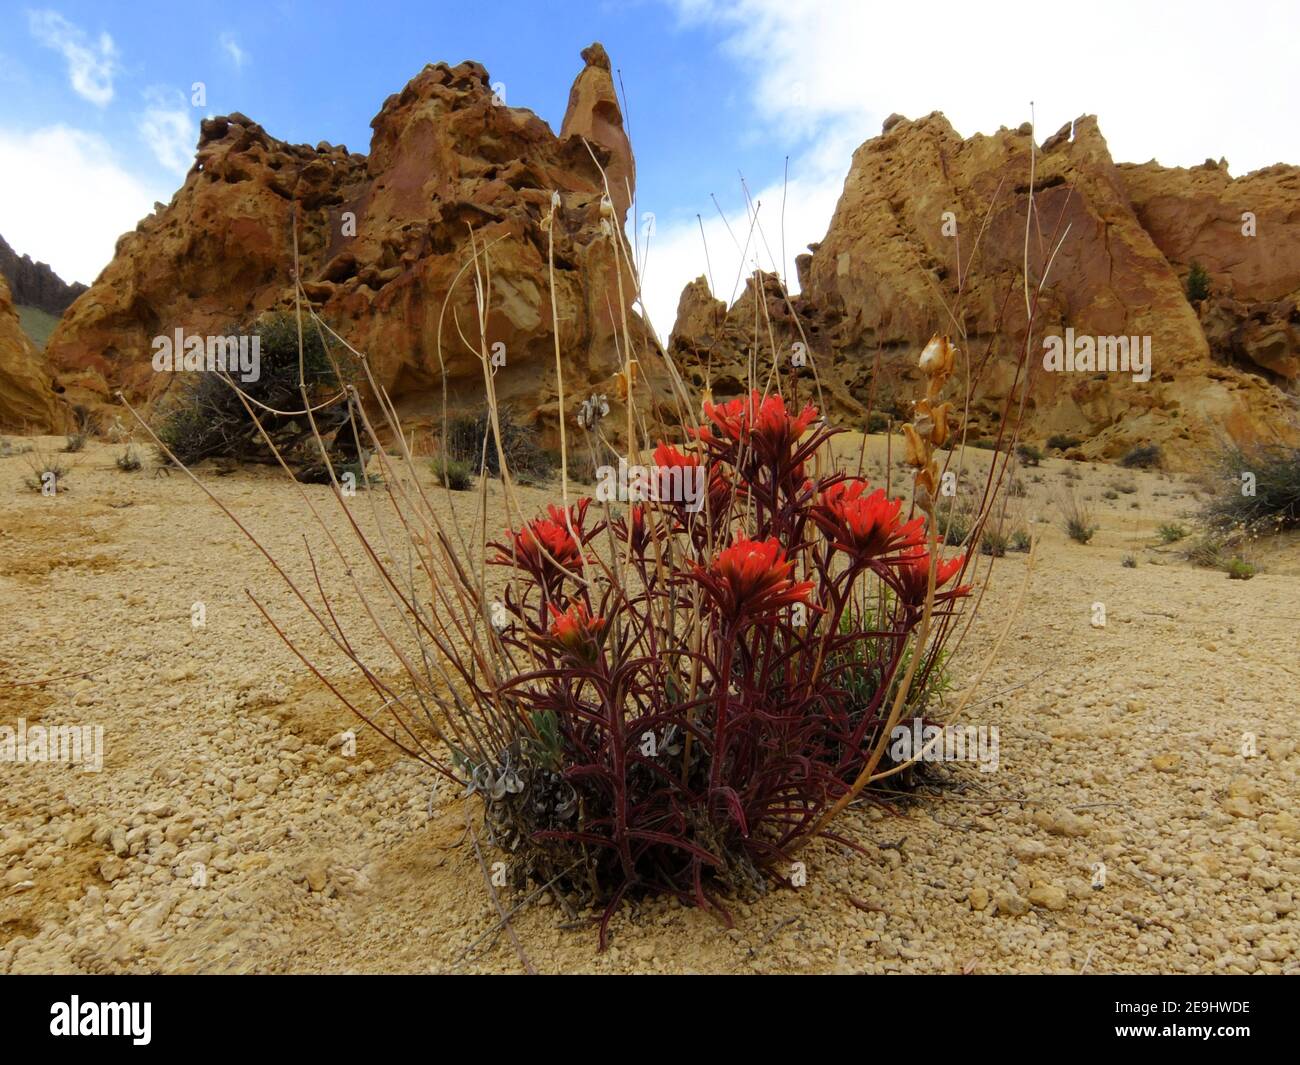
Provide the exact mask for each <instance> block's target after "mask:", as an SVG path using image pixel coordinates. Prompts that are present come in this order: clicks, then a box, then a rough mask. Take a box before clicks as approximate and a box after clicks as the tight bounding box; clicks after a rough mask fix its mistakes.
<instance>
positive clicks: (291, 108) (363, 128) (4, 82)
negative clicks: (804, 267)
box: [0, 0, 1300, 332]
mask: <svg viewBox="0 0 1300 1065" xmlns="http://www.w3.org/2000/svg"><path fill="white" fill-rule="evenodd" d="M1298 7H1300V5H1295V4H1288V3H1286V2H1284V0H1242V2H1239V3H1236V4H1234V5H1233V6H1232V8H1231V12H1230V14H1229V15H1225V11H1226V10H1228V9H1225V8H1224V7H1222V5H1219V4H1212V3H1209V2H1208V0H1207V2H1205V3H1191V4H1189V5H1187V6H1185V7H1184V8H1183V9H1181V10H1182V17H1181V18H1178V17H1174V16H1173V15H1172V13H1170V12H1169V11H1168V10H1167V9H1165V8H1164V7H1163V5H1158V4H1150V5H1143V4H1141V3H1139V2H1137V0H1125V2H1120V0H1114V2H1112V0H1098V2H1095V3H1092V4H1089V5H1088V6H1087V8H1086V10H1085V9H1084V8H1083V7H1079V8H1075V9H1072V10H1073V12H1074V13H1073V14H1071V13H1070V11H1063V10H1062V11H1055V10H1053V9H1050V8H1044V7H1043V6H1042V5H1041V4H1022V3H1019V2H1016V3H1008V4H1006V5H1003V6H1001V7H999V8H996V9H994V8H991V7H989V6H986V5H970V4H968V3H964V4H958V3H949V2H948V0H935V2H932V3H931V4H929V5H925V6H918V5H899V4H897V3H896V2H890V3H888V4H884V3H882V4H873V3H871V2H870V0H821V2H812V0H734V2H729V3H718V2H714V0H624V2H617V0H608V2H599V3H590V4H581V3H573V2H569V3H563V4H552V3H546V2H544V0H534V2H531V3H522V2H514V0H493V2H492V3H490V4H479V5H469V4H465V3H442V2H438V0H423V2H400V0H368V2H366V3H363V4H358V3H356V2H355V0H354V2H351V3H336V2H332V0H327V2H319V3H310V2H306V0H262V2H246V0H229V2H226V3H222V4H201V5H185V4H176V3H175V2H174V0H172V2H166V3H164V2H159V0H140V2H131V3H126V2H106V0H99V2H82V0H51V2H49V3H41V2H39V0H38V2H36V3H22V2H13V0H3V2H0V12H2V14H0V25H3V26H5V27H6V32H5V34H4V35H3V37H0V234H3V235H4V236H5V237H6V238H7V239H8V240H9V242H10V243H11V244H12V245H13V246H14V247H15V248H16V249H17V250H19V251H20V252H29V253H31V254H32V255H33V256H35V257H38V258H42V259H46V260H47V261H49V262H51V263H52V264H53V265H54V267H55V268H56V269H57V270H58V271H59V272H60V273H61V274H63V275H64V276H65V277H66V278H69V279H76V280H82V281H91V280H93V277H94V274H95V273H96V272H97V271H98V270H99V269H100V268H101V267H102V266H103V265H104V264H105V263H106V262H107V261H108V259H109V257H110V256H111V254H112V247H113V242H114V240H115V239H116V236H117V235H118V234H119V233H121V232H123V231H124V230H127V229H130V228H131V227H133V226H134V224H135V221H136V220H137V219H138V218H139V217H140V216H141V215H143V214H145V213H147V212H148V211H149V210H150V208H151V206H152V203H153V201H154V200H155V199H159V200H163V201H166V200H167V199H169V198H170V196H171V194H172V192H174V190H175V189H176V187H177V186H178V185H179V184H180V182H181V180H182V178H183V176H184V172H185V170H186V169H187V168H188V165H189V162H190V157H191V155H192V151H193V147H194V141H195V138H196V136H197V123H198V120H199V119H200V118H202V117H203V115H204V114H209V113H215V114H221V113H228V112H230V111H236V110H237V111H243V112H244V113H245V114H247V115H249V116H250V117H252V118H254V119H255V120H257V121H258V122H260V123H262V125H263V126H265V127H266V128H267V130H268V131H269V132H270V133H272V134H273V135H274V136H277V137H280V138H283V139H285V140H290V141H305V142H308V143H313V144H314V143H316V142H317V141H319V140H328V141H331V142H333V143H340V142H341V143H345V144H347V145H348V146H349V148H351V149H352V150H354V151H366V150H367V148H368V144H369V134H370V130H369V122H370V119H371V118H372V117H373V115H374V114H375V112H376V111H378V109H379V107H380V106H381V105H382V103H383V100H384V98H385V97H386V96H388V95H389V94H390V93H393V92H396V91H398V90H399V89H400V88H401V87H402V85H403V84H405V82H406V81H407V80H408V79H409V78H410V77H411V76H413V75H414V74H415V73H416V72H417V71H418V70H419V69H420V68H421V67H422V66H423V65H424V64H425V63H426V62H433V61H437V60H447V61H449V62H452V63H455V62H458V61H459V60H461V59H477V60H478V61H480V62H482V63H483V64H484V65H485V66H486V67H487V68H488V70H489V71H490V72H491V74H492V76H493V79H494V80H498V81H502V82H504V83H505V86H506V99H507V103H509V104H510V105H512V106H520V107H528V108H530V109H532V110H534V111H536V112H537V113H538V114H539V115H541V116H542V117H543V118H544V119H546V120H547V121H548V122H550V123H551V125H552V127H553V128H557V129H558V127H559V123H560V119H561V117H562V116H563V113H564V106H565V103H566V100H567V96H568V90H569V85H570V83H571V82H572V79H573V78H574V76H575V75H576V74H577V73H578V71H579V70H580V68H581V59H580V58H579V55H578V53H579V51H580V50H581V49H582V48H583V47H584V46H586V45H587V44H589V43H590V42H591V41H593V40H600V41H602V42H603V43H604V45H605V46H606V48H607V49H608V51H609V53H610V56H611V58H612V60H613V63H614V65H615V66H616V67H617V68H619V69H620V70H621V71H622V77H623V82H624V85H625V86H626V91H627V98H628V104H629V108H628V110H629V116H628V117H629V119H630V125H631V133H632V138H633V144H634V148H635V151H636V156H637V169H638V199H639V209H640V210H641V211H642V212H645V211H653V212H654V214H655V216H656V233H655V236H654V238H653V240H652V242H651V251H650V260H649V264H648V266H647V270H646V276H645V279H644V282H645V289H646V294H647V295H646V299H647V303H648V304H649V305H650V309H651V311H652V313H653V315H654V319H655V324H656V326H657V328H659V330H660V331H661V332H663V331H666V330H667V329H668V328H669V327H670V326H671V318H672V314H673V311H674V310H675V306H676V294H677V293H678V292H679V291H680V289H681V286H682V284H684V283H685V282H686V281H688V280H690V278H692V277H694V276H696V275H697V274H700V273H703V272H704V256H703V250H702V244H701V238H700V234H699V230H698V226H697V224H696V222H695V214H696V212H700V213H701V214H703V215H704V217H705V220H706V223H707V225H706V233H707V239H708V241H709V252H710V258H711V260H712V263H713V267H714V278H713V280H714V286H715V290H716V291H717V293H718V294H719V295H721V296H723V297H725V298H729V297H730V296H731V294H732V292H733V291H734V289H735V281H736V277H737V276H738V274H739V272H740V270H741V269H742V266H745V267H748V268H752V267H753V265H754V262H753V261H752V258H751V260H750V261H748V262H744V263H742V260H741V257H740V255H739V253H738V251H737V249H736V248H735V246H734V245H733V243H732V240H731V237H730V236H729V235H728V233H727V229H726V227H725V226H723V225H722V223H721V221H720V219H719V217H718V214H717V211H716V209H715V207H714V205H713V202H712V200H711V195H716V196H717V197H718V199H719V201H720V202H721V203H722V205H723V208H724V210H725V211H726V212H727V215H728V217H729V219H730V222H731V228H732V231H733V232H738V233H739V234H740V236H741V239H742V241H743V238H744V234H745V232H746V229H747V222H746V215H745V205H744V198H743V195H742V192H741V187H740V181H739V175H740V174H741V173H743V174H744V176H745V178H746V180H747V183H748V185H749V188H750V190H751V192H752V193H753V194H754V196H755V197H756V198H757V199H760V200H762V201H763V208H762V210H761V211H760V218H762V219H763V220H765V223H766V224H765V227H764V232H765V234H766V236H767V241H768V245H769V247H771V248H772V249H773V253H774V255H775V256H776V257H779V256H780V246H781V226H780V224H779V215H780V212H781V198H782V192H783V170H784V167H785V159H786V157H787V156H789V157H790V159H791V163H790V167H791V170H790V173H791V179H792V180H791V183H790V186H789V195H788V197H787V203H786V210H785V238H786V239H785V246H786V259H787V263H788V262H789V260H792V259H793V256H794V255H795V254H797V253H798V252H799V251H801V250H802V249H803V245H804V244H806V243H807V242H808V241H809V240H816V239H818V238H820V237H821V235H822V234H823V232H824V230H825V226H826V224H827V222H828V220H829V217H830V213H831V211H832V210H833V208H834V203H835V199H836V197H837V195H838V192H839V189H840V188H841V187H842V183H843V178H844V175H845V173H846V172H847V168H848V164H849V159H850V155H851V153H852V150H853V149H854V148H855V147H857V145H858V144H860V143H861V142H862V141H863V140H865V139H866V138H867V137H869V136H872V135H874V134H876V133H878V132H879V128H880V122H881V120H882V119H883V118H884V117H885V116H886V115H888V114H890V113H891V112H893V111H899V112H901V113H903V114H906V115H909V116H916V115H919V114H924V113H926V112H928V111H930V110H935V109H939V110H943V111H945V112H946V113H947V114H948V116H949V118H950V119H951V120H952V121H953V123H954V125H955V126H957V128H958V130H959V131H960V132H962V133H963V134H967V135H969V134H971V133H974V132H978V131H991V130H994V129H996V128H997V127H998V126H1000V125H1008V126H1015V125H1018V124H1019V123H1020V122H1022V121H1024V120H1026V119H1027V118H1028V117H1029V113H1030V112H1029V101H1030V100H1034V101H1035V109H1036V114H1037V118H1038V125H1039V129H1040V136H1045V135H1046V134H1047V133H1049V132H1052V131H1054V130H1055V129H1056V128H1058V127H1059V126H1060V125H1061V124H1062V123H1063V122H1067V121H1069V120H1070V119H1071V118H1073V117H1074V116H1076V115H1078V114H1080V113H1083V112H1085V111H1086V112H1094V113H1097V114H1098V115H1099V116H1100V119H1101V126H1102V130H1103V132H1104V133H1105V134H1106V135H1107V137H1108V139H1109V140H1110V143H1111V148H1112V151H1113V153H1114V155H1115V156H1116V158H1118V159H1146V158H1151V157H1157V158H1159V159H1160V161H1161V162H1164V163H1166V164H1167V165H1189V164H1192V163H1196V162H1200V161H1201V160H1203V159H1204V158H1206V157H1207V156H1214V157H1216V158H1217V157H1218V156H1220V155H1226V156H1227V157H1228V158H1229V160H1230V162H1231V163H1232V164H1233V172H1234V173H1242V172H1244V171H1246V170H1248V169H1253V168H1255V167H1258V166H1262V165H1267V164H1268V163H1272V162H1276V161H1280V160H1287V161H1292V162H1295V161H1300V132H1298V130H1300V123H1297V122H1296V121H1295V105H1296V102H1297V100H1300V73H1297V71H1300V65H1297V64H1296V63H1294V61H1293V58H1292V57H1291V56H1290V55H1288V48H1289V46H1290V43H1293V42H1294V41H1295V40H1297V39H1300V14H1297V9H1298ZM1201 8H1203V9H1204V10H1200V9H1201ZM1031 12H1032V13H1033V17H1032V18H1028V17H1025V16H1026V14H1028V13H1031ZM1053 20H1056V21H1055V22H1054V21H1053ZM1152 42H1159V47H1158V48H1157V47H1155V46H1154V45H1153V43H1152ZM195 81H202V82H204V84H205V86H206V91H207V106H206V107H205V108H195V107H192V106H190V99H189V98H190V91H191V86H192V84H193V82H195ZM1287 116H1289V117H1287ZM1284 118H1285V119H1286V120H1283V119H1284ZM759 261H760V265H762V266H764V267H765V268H770V267H772V266H774V265H776V264H775V263H773V262H772V261H770V260H768V258H767V256H766V254H764V255H762V256H761V258H760V260H759ZM787 272H791V273H792V270H790V268H789V266H788V265H787Z"/></svg>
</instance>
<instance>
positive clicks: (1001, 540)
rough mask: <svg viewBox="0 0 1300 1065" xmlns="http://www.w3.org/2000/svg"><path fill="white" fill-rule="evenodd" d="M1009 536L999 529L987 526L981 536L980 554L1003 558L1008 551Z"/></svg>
mask: <svg viewBox="0 0 1300 1065" xmlns="http://www.w3.org/2000/svg"><path fill="white" fill-rule="evenodd" d="M1008 543H1009V537H1008V536H1007V535H1006V534H1005V533H1003V532H1002V531H1001V530H999V529H992V528H986V529H985V530H984V533H983V535H981V536H980V554H982V555H992V556H993V557H994V558H1001V557H1002V556H1003V555H1005V554H1006V553H1007V545H1008Z"/></svg>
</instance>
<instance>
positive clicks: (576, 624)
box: [548, 603, 607, 662]
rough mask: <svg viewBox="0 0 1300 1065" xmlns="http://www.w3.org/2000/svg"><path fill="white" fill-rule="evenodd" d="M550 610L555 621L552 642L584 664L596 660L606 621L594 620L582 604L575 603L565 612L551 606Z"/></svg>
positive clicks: (551, 630) (551, 633)
mask: <svg viewBox="0 0 1300 1065" xmlns="http://www.w3.org/2000/svg"><path fill="white" fill-rule="evenodd" d="M548 609H549V610H550V612H551V616H552V617H553V618H554V619H555V621H554V622H553V623H552V624H551V629H550V638H551V640H552V641H553V642H554V643H555V644H557V645H558V646H559V647H561V648H563V649H564V650H565V651H568V652H569V653H570V654H571V655H573V657H574V658H577V659H580V660H581V661H584V662H590V661H591V660H592V659H594V658H595V657H596V650H597V648H598V647H599V646H600V640H601V637H602V636H604V634H605V627H606V625H607V622H606V620H605V619H604V618H593V617H592V616H591V613H590V611H588V610H587V608H586V607H585V606H584V605H583V604H581V603H573V604H572V605H570V607H569V609H568V610H565V611H563V612H561V611H560V610H559V609H557V608H556V607H555V606H553V605H550V604H548Z"/></svg>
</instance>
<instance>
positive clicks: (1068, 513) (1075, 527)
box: [1058, 492, 1097, 544]
mask: <svg viewBox="0 0 1300 1065" xmlns="http://www.w3.org/2000/svg"><path fill="white" fill-rule="evenodd" d="M1058 505H1059V507H1060V510H1061V520H1062V523H1063V526H1064V528H1065V534H1066V536H1068V537H1069V538H1070V539H1071V540H1073V541H1074V542H1075V543H1077V544H1086V543H1088V542H1089V541H1090V540H1091V539H1092V538H1093V536H1094V535H1095V534H1096V532H1097V524H1096V523H1095V522H1094V521H1093V520H1092V514H1091V513H1090V512H1089V511H1088V508H1087V505H1086V504H1084V503H1082V502H1080V500H1079V497H1078V496H1076V495H1075V494H1074V493H1073V492H1066V493H1063V494H1062V495H1061V497H1060V499H1059V501H1058Z"/></svg>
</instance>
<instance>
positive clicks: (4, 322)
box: [0, 276, 59, 433]
mask: <svg viewBox="0 0 1300 1065" xmlns="http://www.w3.org/2000/svg"><path fill="white" fill-rule="evenodd" d="M58 424H59V417H58V413H57V408H56V401H55V397H54V393H53V392H52V391H51V388H50V375H49V372H48V371H47V369H46V366H45V360H44V359H43V358H42V357H41V355H40V353H39V352H38V351H37V350H36V348H35V347H34V346H33V345H32V342H31V341H30V340H28V339H27V334H26V333H24V332H23V329H22V326H21V325H20V324H19V322H18V312H17V311H16V310H14V305H13V301H12V300H11V299H10V296H9V284H8V282H7V281H6V280H5V278H4V277H3V276H0V431H4V432H12V433H49V432H54V431H55V429H56V428H57V426H58Z"/></svg>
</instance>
